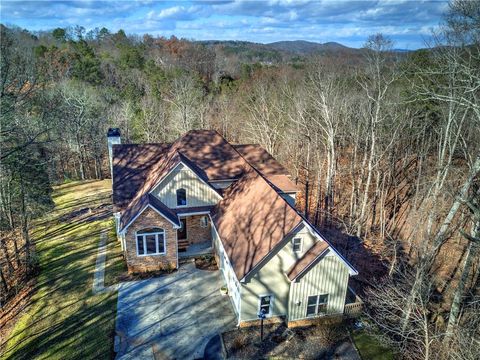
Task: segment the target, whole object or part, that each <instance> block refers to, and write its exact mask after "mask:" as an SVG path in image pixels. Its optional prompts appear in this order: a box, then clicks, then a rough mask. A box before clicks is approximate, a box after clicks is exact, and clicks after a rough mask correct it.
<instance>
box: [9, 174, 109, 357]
mask: <svg viewBox="0 0 480 360" xmlns="http://www.w3.org/2000/svg"><path fill="white" fill-rule="evenodd" d="M109 189H110V182H109V181H97V182H71V183H68V184H63V185H60V186H58V187H56V188H55V192H54V201H55V204H56V207H55V210H54V211H53V212H52V213H50V214H48V215H46V216H45V218H44V219H42V221H38V222H37V225H36V227H35V228H34V229H33V231H32V237H33V238H34V240H35V245H36V253H37V256H38V260H39V263H40V274H39V275H38V278H37V283H36V289H35V293H34V295H33V296H32V299H31V303H30V305H29V306H28V307H27V308H26V309H25V314H24V315H23V317H21V318H20V319H19V321H18V322H17V324H16V325H15V328H14V329H13V331H12V333H11V334H10V339H9V341H8V343H7V346H6V349H5V353H4V354H3V355H2V358H5V359H7V358H8V359H109V358H112V356H113V337H114V326H115V314H116V300H117V294H116V292H111V293H106V294H100V295H94V294H93V293H92V281H93V272H94V269H95V260H96V254H97V247H98V242H99V239H100V233H101V232H102V231H104V230H105V229H107V230H108V229H109V227H110V224H111V216H110V215H109V214H106V215H105V212H104V213H103V216H95V215H96V214H95V213H93V214H85V213H83V214H81V215H78V213H77V216H76V217H69V216H68V214H71V213H72V212H74V211H76V210H79V209H83V208H87V207H90V208H94V207H96V206H99V205H101V204H108V203H109V202H110V191H109Z"/></svg>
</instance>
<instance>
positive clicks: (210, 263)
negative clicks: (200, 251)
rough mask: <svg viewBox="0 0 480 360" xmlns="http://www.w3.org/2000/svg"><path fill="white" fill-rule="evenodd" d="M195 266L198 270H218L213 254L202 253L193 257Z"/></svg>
mask: <svg viewBox="0 0 480 360" xmlns="http://www.w3.org/2000/svg"><path fill="white" fill-rule="evenodd" d="M195 267H196V268H197V269H200V270H207V271H215V270H218V265H217V262H216V261H215V257H214V256H213V255H204V256H200V257H198V258H195Z"/></svg>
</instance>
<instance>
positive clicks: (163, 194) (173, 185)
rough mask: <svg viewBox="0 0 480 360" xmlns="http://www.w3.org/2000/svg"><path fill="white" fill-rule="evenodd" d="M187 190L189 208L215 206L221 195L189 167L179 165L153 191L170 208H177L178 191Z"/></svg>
mask: <svg viewBox="0 0 480 360" xmlns="http://www.w3.org/2000/svg"><path fill="white" fill-rule="evenodd" d="M180 188H184V189H185V190H187V207H192V206H206V205H215V204H217V203H218V201H219V200H220V197H219V195H218V194H217V193H216V192H215V190H213V189H212V188H211V187H210V186H208V185H207V184H205V183H204V182H203V181H201V180H200V179H199V178H198V177H197V175H196V174H195V173H194V172H193V171H192V170H190V169H189V168H187V167H184V166H183V165H179V166H178V167H177V168H176V169H175V170H174V171H173V172H172V173H171V174H169V175H168V176H167V178H165V179H164V180H163V181H162V182H161V183H160V184H159V185H158V186H157V188H156V189H155V190H154V191H153V194H154V195H156V196H157V197H158V198H159V199H160V201H162V202H163V203H164V204H165V205H167V206H168V207H169V208H176V207H177V193H176V191H177V189H180Z"/></svg>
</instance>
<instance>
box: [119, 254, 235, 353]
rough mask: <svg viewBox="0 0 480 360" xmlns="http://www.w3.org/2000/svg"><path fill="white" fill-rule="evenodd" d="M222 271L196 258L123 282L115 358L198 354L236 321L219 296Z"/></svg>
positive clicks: (226, 304)
mask: <svg viewBox="0 0 480 360" xmlns="http://www.w3.org/2000/svg"><path fill="white" fill-rule="evenodd" d="M221 286H222V282H221V280H220V274H219V272H218V271H203V270H198V269H196V268H195V265H194V264H193V263H188V264H185V265H182V266H181V267H180V269H179V270H178V271H176V272H174V273H172V274H169V275H165V276H161V277H158V278H152V279H147V280H141V281H135V282H130V283H124V284H122V285H121V286H120V287H119V292H118V306H117V321H116V329H115V330H116V332H117V334H118V335H119V336H120V344H119V349H118V350H119V351H118V353H117V359H122V360H125V359H154V358H155V359H198V358H202V357H203V354H204V350H205V346H206V344H207V343H208V341H209V340H210V339H211V338H212V337H214V336H215V335H216V334H218V333H220V332H224V331H226V330H230V329H233V328H234V327H235V325H236V319H235V315H234V313H233V309H232V305H231V303H230V301H229V299H228V298H227V297H223V296H221V295H220V287H221Z"/></svg>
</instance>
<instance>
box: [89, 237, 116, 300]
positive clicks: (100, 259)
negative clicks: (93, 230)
mask: <svg viewBox="0 0 480 360" xmlns="http://www.w3.org/2000/svg"><path fill="white" fill-rule="evenodd" d="M106 258H107V232H106V231H103V232H102V233H101V234H100V243H99V244H98V253H97V261H96V262H95V272H94V273H93V285H92V287H93V293H94V294H97V293H101V292H105V291H114V290H117V289H118V286H119V285H118V284H115V285H112V286H109V287H105V260H106Z"/></svg>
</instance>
